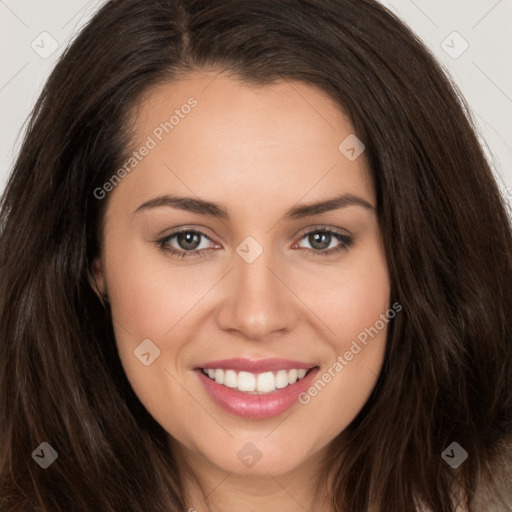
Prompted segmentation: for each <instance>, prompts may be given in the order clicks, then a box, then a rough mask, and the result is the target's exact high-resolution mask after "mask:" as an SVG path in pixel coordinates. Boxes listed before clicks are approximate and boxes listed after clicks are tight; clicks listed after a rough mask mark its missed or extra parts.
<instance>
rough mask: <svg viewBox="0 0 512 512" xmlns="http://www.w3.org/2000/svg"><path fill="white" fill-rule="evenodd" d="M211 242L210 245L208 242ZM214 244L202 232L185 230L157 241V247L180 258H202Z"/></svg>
mask: <svg viewBox="0 0 512 512" xmlns="http://www.w3.org/2000/svg"><path fill="white" fill-rule="evenodd" d="M207 241H209V243H208V242H207ZM212 244H213V245H215V244H214V242H213V241H212V240H211V239H210V238H209V237H208V236H207V235H205V234H204V233H202V232H201V231H196V230H192V229H183V230H180V231H176V232H174V233H171V234H170V235H167V236H166V237H164V238H162V239H160V240H157V245H158V246H159V247H160V248H161V249H162V250H164V251H166V252H169V253H171V254H172V255H173V256H176V257H178V258H189V257H200V256H203V255H204V254H205V252H206V249H213V248H215V247H212Z"/></svg>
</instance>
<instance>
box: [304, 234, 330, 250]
mask: <svg viewBox="0 0 512 512" xmlns="http://www.w3.org/2000/svg"><path fill="white" fill-rule="evenodd" d="M309 243H310V244H311V247H313V249H319V250H321V249H326V248H327V247H329V245H330V243H331V235H330V233H314V234H312V235H309Z"/></svg>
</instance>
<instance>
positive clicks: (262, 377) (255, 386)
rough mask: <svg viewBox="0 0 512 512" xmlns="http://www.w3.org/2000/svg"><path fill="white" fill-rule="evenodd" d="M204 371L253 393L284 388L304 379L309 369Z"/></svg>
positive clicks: (220, 380)
mask: <svg viewBox="0 0 512 512" xmlns="http://www.w3.org/2000/svg"><path fill="white" fill-rule="evenodd" d="M202 371H203V373H204V374H205V375H207V376H208V377H209V378H210V379H212V380H214V381H215V382H217V384H223V385H224V386H227V387H228V388H236V389H238V390H239V391H245V392H247V393H252V394H265V393H272V392H273V391H275V390H276V389H283V388H285V387H286V386H290V385H291V384H294V383H295V382H297V381H298V380H300V379H302V378H303V377H304V376H305V375H306V373H307V370H304V369H300V370H296V369H292V370H279V371H278V372H265V373H258V374H255V373H250V372H239V373H237V372H236V371H235V370H222V369H220V368H216V369H212V368H208V369H203V370H202Z"/></svg>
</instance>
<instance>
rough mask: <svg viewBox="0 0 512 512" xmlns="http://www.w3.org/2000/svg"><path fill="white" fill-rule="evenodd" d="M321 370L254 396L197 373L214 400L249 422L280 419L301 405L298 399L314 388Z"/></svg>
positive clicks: (201, 372) (198, 370)
mask: <svg viewBox="0 0 512 512" xmlns="http://www.w3.org/2000/svg"><path fill="white" fill-rule="evenodd" d="M318 370H319V368H318V367H315V368H313V369H312V370H310V371H309V372H308V373H307V374H306V375H305V376H304V377H303V378H302V379H300V380H298V381H297V382H295V383H294V384H291V385H289V386H286V387H285V388H283V389H276V390H275V391H273V392H272V393H266V394H262V395H253V394H249V393H244V392H243V391H239V390H238V389H233V388H228V387H227V386H224V385H222V384H218V383H217V382H215V381H214V380H212V379H210V378H209V377H208V376H206V375H205V374H204V373H203V371H202V370H200V369H197V370H195V371H196V373H197V374H198V376H199V380H200V381H201V382H202V384H203V386H204V387H205V389H206V392H207V393H208V394H209V395H210V397H211V398H213V400H214V401H215V402H216V403H217V405H219V406H220V407H221V408H222V409H224V410H225V411H227V412H229V413H231V414H235V415H237V416H242V417H244V418H250V419H254V420H257V419H266V418H272V417H273V416H279V415H280V414H283V413H284V412H286V411H287V410H288V409H290V408H291V407H293V405H294V404H295V403H297V402H298V396H299V395H300V394H301V393H303V392H304V391H306V389H308V388H309V387H310V386H311V382H312V381H313V379H314V377H315V375H316V374H317V373H318Z"/></svg>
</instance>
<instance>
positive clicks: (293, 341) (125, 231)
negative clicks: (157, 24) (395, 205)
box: [96, 72, 390, 475]
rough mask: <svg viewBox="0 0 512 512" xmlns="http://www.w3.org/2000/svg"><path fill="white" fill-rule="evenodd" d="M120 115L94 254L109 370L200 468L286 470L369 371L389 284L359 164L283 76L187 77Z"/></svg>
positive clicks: (318, 107) (355, 399)
mask: <svg viewBox="0 0 512 512" xmlns="http://www.w3.org/2000/svg"><path fill="white" fill-rule="evenodd" d="M171 116H174V117H171ZM166 122H167V125H166V124H165V123H166ZM133 123H134V126H135V130H136V138H135V140H134V142H133V147H132V150H133V151H136V154H135V155H134V156H133V159H132V160H131V161H129V162H128V164H127V167H126V168H125V172H124V173H122V172H121V173H120V174H118V176H119V175H120V176H123V175H124V176H123V177H122V179H121V180H120V182H119V183H117V184H116V186H114V187H112V190H110V191H109V192H108V194H107V197H106V198H105V199H103V200H104V201H108V206H107V209H106V214H105V219H104V220H105V223H104V231H103V235H102V254H101V258H100V259H99V260H98V261H97V262H96V279H97V281H98V285H99V287H100V289H101V291H102V292H104V293H105V294H107V295H108V297H109V301H110V305H111V311H112V316H113V322H114V329H115V335H116V341H117V347H118V350H119V355H120V358H121V361H122V364H123V367H124V369H125V371H126V374H127V377H128V379H129V381H130V383H131V385H132V387H133V389H134V391H135V393H136V394H137V396H138V397H139V399H140V401H141V402H142V404H144V406H145V407H146V408H147V410H148V411H149V413H150V414H151V415H152V416H153V417H154V418H155V419H156V421H158V423H159V424H160V425H162V427H163V428H164V429H165V430H166V431H167V432H168V433H169V434H170V439H171V440H173V442H175V443H176V444H177V445H179V446H180V447H181V448H182V449H183V451H184V453H187V454H189V455H190V458H191V459H192V458H195V460H197V461H199V463H200V464H202V465H203V467H207V466H208V467H216V468H221V469H222V470H223V471H230V472H234V473H239V474H249V473H250V474H261V475H264V474H266V473H267V472H269V471H270V472H272V474H273V475H279V474H286V473H287V472H290V471H292V470H293V469H294V468H297V467H300V466H301V465H304V464H306V463H308V461H312V460H314V459H315V458H318V457H320V456H321V455H322V454H324V453H326V450H327V449H328V445H329V442H330V441H332V440H333V438H334V437H335V436H336V435H337V434H339V433H340V432H342V431H343V430H344V429H345V428H346V427H347V425H348V424H349V423H350V422H351V421H352V420H353V419H354V417H355V416H356V415H357V413H358V412H359V411H360V410H361V408H362V407H363V405H364V404H365V402H366V401H367V399H368V397H369V395H370V393H371V391H372V389H373V388H374V385H375V383H376V380H377V377H378V374H379V372H380V369H381V366H382V362H383V356H384V349H385V338H386V331H387V321H386V320H385V317H386V312H387V311H388V308H389V306H390V305H389V293H390V286H389V280H388V270H387V265H386V261H385V256H384V251H383V243H382V239H381V234H380V230H379V225H378V220H377V215H376V210H375V204H376V199H375V191H374V189H373V185H372V180H371V179H370V174H369V170H368V166H367V161H366V159H365V154H364V152H363V153H362V154H361V155H360V156H358V157H357V158H355V157H356V156H357V153H358V149H359V146H357V141H356V142H354V140H355V139H353V138H350V139H348V141H347V142H345V143H343V144H342V145H341V149H340V148H339V146H340V143H342V142H343V141H345V139H347V137H349V136H351V135H352V134H353V128H352V126H351V124H350V122H349V120H348V119H347V118H346V117H345V116H344V115H343V113H342V112H341V111H340V109H339V108H338V107H337V106H336V104H335V103H334V102H333V101H332V100H331V99H330V98H329V97H328V96H326V95H325V94H324V93H323V92H321V91H319V90H317V89H316V88H313V87H311V86H308V85H305V84H302V83H298V82H284V81H283V82H276V83H274V84H272V85H266V86H261V87H248V86H246V85H243V84H242V83H240V82H239V81H237V80H236V79H234V78H230V77H228V76H223V75H217V74H212V73H207V72H204V73H195V74H190V75H187V76H186V77H185V78H182V79H180V80H179V81H177V82H174V83H169V84H166V85H160V86H159V87H158V88H155V89H153V90H152V91H151V92H150V93H149V94H147V95H146V97H145V98H144V99H143V101H142V102H141V104H140V105H139V108H138V109H137V115H136V116H134V121H133ZM144 147H145V148H146V150H144V149H143V148H144ZM350 148H353V149H354V151H352V150H351V149H350ZM127 169H129V172H128V171H127ZM110 188H111V187H109V186H108V185H107V186H106V187H105V189H106V190H108V189H110ZM332 200H337V201H336V202H333V201H332ZM313 205H317V206H313ZM369 332H371V334H368V333H369Z"/></svg>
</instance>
